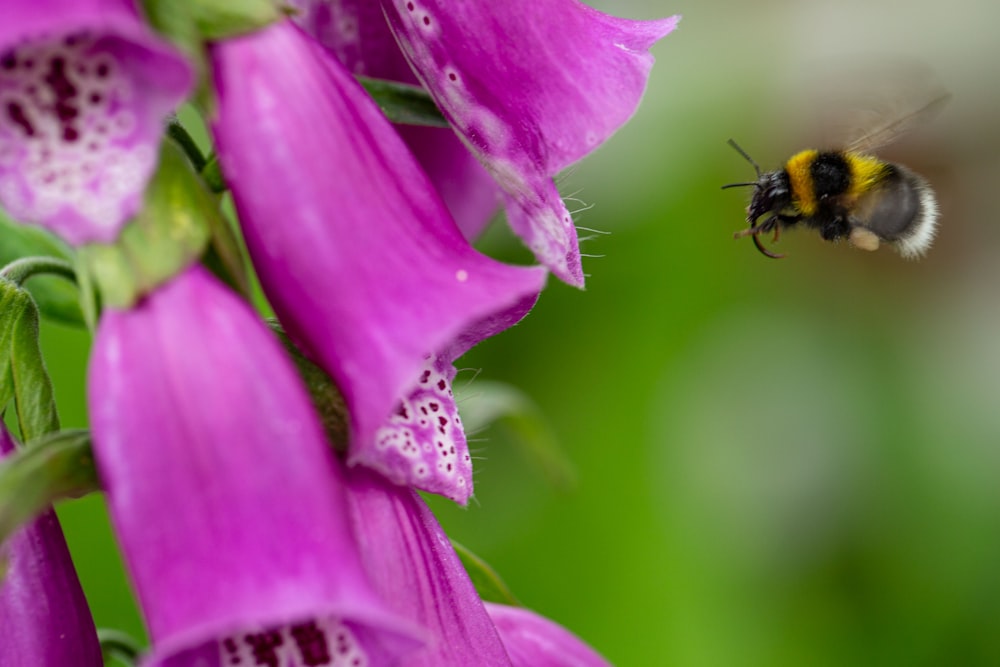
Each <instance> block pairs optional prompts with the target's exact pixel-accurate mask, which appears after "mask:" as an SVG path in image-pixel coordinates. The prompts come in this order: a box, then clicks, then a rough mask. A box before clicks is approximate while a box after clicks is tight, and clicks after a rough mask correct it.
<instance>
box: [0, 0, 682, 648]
mask: <svg viewBox="0 0 1000 667" xmlns="http://www.w3.org/2000/svg"><path fill="white" fill-rule="evenodd" d="M157 4H162V5H164V7H167V6H168V5H169V6H170V9H169V10H167V11H168V12H173V13H172V14H171V18H172V20H171V21H152V22H147V20H146V19H145V18H144V17H143V16H142V15H141V14H140V13H139V11H138V10H137V7H135V6H133V4H132V2H131V1H130V0H82V1H81V0H44V1H40V0H30V1H28V0H11V1H10V2H8V3H7V6H6V7H5V18H4V21H3V22H2V23H0V206H2V207H3V208H4V209H5V210H6V211H7V213H8V214H9V215H10V216H11V217H12V218H14V219H16V220H18V221H20V222H23V223H27V224H31V225H37V226H41V227H44V228H46V229H48V230H49V231H51V232H53V233H54V234H56V235H57V236H59V237H60V238H61V239H62V240H63V241H64V242H66V243H67V244H68V245H69V247H70V248H71V250H68V251H67V252H69V253H70V254H71V255H72V256H74V257H76V258H77V261H76V262H75V264H74V266H76V273H77V280H78V282H79V283H80V285H81V287H86V289H81V294H82V296H83V312H84V313H86V314H87V320H88V322H89V323H90V324H91V326H93V327H94V330H95V337H94V343H93V350H92V352H91V359H90V366H89V370H88V383H87V395H88V412H89V415H90V422H91V431H90V435H91V438H92V451H93V459H94V462H95V464H96V471H97V477H98V478H99V479H100V484H101V488H102V489H103V491H104V493H105V494H106V499H107V503H108V507H109V511H110V515H111V519H112V522H113V526H114V530H115V533H116V536H117V539H118V541H119V544H120V546H121V549H122V551H123V555H124V557H125V561H126V565H127V567H128V571H129V573H130V576H131V579H132V582H133V585H134V589H135V592H136V595H137V598H138V600H139V603H140V606H141V608H142V610H143V614H144V617H145V620H146V623H147V626H148V629H149V634H150V638H151V641H152V647H151V650H150V652H149V653H148V655H147V656H146V658H145V660H146V662H145V663H144V664H148V665H163V666H170V667H181V666H187V665H238V664H239V665H279V664H280V665H353V666H358V665H370V666H373V667H374V666H378V665H393V664H406V665H428V666H431V665H435V666H439V665H476V664H481V665H518V666H521V665H524V666H527V665H570V664H572V665H601V664H605V662H604V660H603V659H602V658H601V657H600V656H599V655H598V654H596V653H595V652H593V651H592V650H591V649H589V648H588V647H587V646H586V645H584V644H583V643H582V642H580V640H579V639H577V638H576V637H574V636H573V635H572V634H570V633H569V632H567V631H566V630H564V629H562V628H560V627H559V626H557V625H555V624H554V623H552V622H550V621H547V620H545V619H543V618H541V617H538V616H536V615H534V614H533V613H531V612H529V611H527V610H525V609H521V608H515V607H508V606H504V605H499V604H495V603H484V602H483V600H481V599H480V596H479V593H478V592H477V591H476V589H475V587H474V586H473V584H472V581H471V580H470V578H469V576H468V574H467V573H466V570H465V569H464V567H463V564H462V562H461V560H460V559H459V557H458V556H457V555H456V553H455V551H454V549H453V548H452V546H451V545H450V542H449V541H448V538H447V536H446V535H445V534H444V532H443V531H442V529H441V527H440V526H439V525H438V523H437V521H436V520H435V518H434V516H433V515H432V514H431V512H430V510H429V509H428V508H427V506H426V505H425V504H424V502H423V500H422V499H421V497H420V496H419V495H418V493H417V491H418V490H419V491H424V492H428V493H434V494H440V495H443V496H446V497H448V498H451V499H453V500H454V501H456V502H458V503H462V504H465V503H466V502H467V501H468V499H469V498H470V496H471V495H472V493H473V482H472V464H471V457H470V454H469V450H468V445H467V443H466V440H465V435H464V430H463V427H462V422H461V419H460V417H459V414H458V409H457V406H456V401H455V398H454V395H453V392H452V388H451V382H452V380H453V379H454V377H455V373H456V371H455V367H454V365H453V362H454V361H455V360H456V359H457V358H458V357H460V356H461V355H462V354H464V353H465V352H466V351H467V350H468V349H469V348H471V347H472V346H474V345H475V344H477V343H478V342H479V341H481V340H483V339H485V338H487V337H490V336H493V335H494V334H497V333H499V332H501V331H503V330H504V329H507V328H509V327H510V326H512V325H514V324H516V323H517V322H518V321H520V320H521V319H522V318H523V317H524V316H525V315H526V314H527V313H528V311H529V310H530V309H531V308H532V307H533V306H534V304H535V302H536V300H537V298H538V295H539V293H540V291H541V289H542V287H543V286H544V283H545V280H546V276H547V274H548V273H549V272H552V273H553V274H554V275H555V276H557V277H558V278H560V279H562V280H564V281H566V282H568V283H571V284H574V285H582V283H583V273H582V269H581V265H580V253H579V249H578V247H577V241H576V234H575V229H574V227H573V223H572V219H571V217H570V215H569V213H568V211H567V210H566V207H565V205H564V204H563V201H562V199H561V198H560V196H559V193H558V191H557V190H556V188H555V186H554V184H553V180H552V179H553V176H554V175H555V174H556V173H557V172H558V171H560V170H561V169H563V168H564V167H566V166H567V165H569V164H571V163H572V162H575V161H577V160H579V159H580V158H582V157H583V156H585V155H586V154H588V153H589V152H591V151H592V150H594V149H595V148H596V147H597V146H598V145H600V144H601V143H602V142H603V141H604V140H605V139H607V138H608V137H609V136H610V135H611V134H612V133H613V132H614V131H615V130H616V129H617V128H618V127H620V126H621V125H622V124H623V123H624V122H625V121H626V120H627V119H628V118H629V117H630V116H631V115H632V113H633V112H634V111H635V109H636V107H637V105H638V102H639V99H640V97H641V94H642V92H643V89H644V87H645V84H646V78H647V75H648V73H649V69H650V67H651V65H652V57H651V56H650V54H649V52H648V49H649V47H650V46H651V45H652V44H653V43H654V42H655V41H656V40H658V39H659V38H660V37H662V36H664V35H665V34H667V33H668V32H670V31H671V30H672V29H673V28H674V26H675V25H676V22H677V18H676V17H673V18H668V19H663V20H657V21H629V20H624V19H618V18H614V17H611V16H608V15H605V14H602V13H600V12H597V11H595V10H593V9H590V8H588V7H586V6H584V5H582V4H580V3H579V2H577V0H543V1H539V0H508V1H507V2H503V3H497V2H488V1H480V0H472V1H468V2H456V1H454V0H381V2H376V1H375V0H297V1H296V2H293V3H292V5H293V6H294V11H293V12H292V13H291V16H290V17H285V16H278V15H275V16H271V15H266V18H260V16H261V15H260V13H253V14H252V17H253V21H251V20H250V19H249V18H247V17H243V18H242V19H241V20H239V21H235V20H234V24H233V26H231V27H230V29H224V28H225V26H223V27H221V28H220V25H219V24H218V23H216V24H213V29H212V30H207V29H204V27H203V26H204V23H205V22H204V21H202V22H199V21H198V20H195V18H194V14H195V13H196V12H195V10H194V7H195V6H197V8H198V9H199V10H200V13H198V16H199V17H203V16H205V15H212V12H211V11H208V10H209V9H212V8H213V5H214V4H219V3H213V2H212V1H211V0H200V1H199V2H196V3H191V4H192V8H189V9H190V11H192V16H190V17H188V16H185V15H183V14H182V12H183V11H184V10H181V9H178V8H177V7H176V6H174V5H173V4H172V3H155V2H150V3H147V10H150V13H149V15H150V16H152V17H160V18H162V16H163V14H164V11H165V10H164V9H163V8H160V11H159V12H157V11H154V10H152V9H150V8H151V7H152V8H154V9H155V7H156V5H157ZM260 4H261V5H269V4H270V3H260ZM246 5H247V6H250V5H253V3H252V2H248V3H246ZM241 6H242V5H241ZM206 8H207V9H206ZM247 11H248V12H249V10H247ZM234 13H236V12H234ZM214 15H228V14H227V13H226V12H225V11H223V10H222V9H221V8H215V14H214ZM248 16H250V14H248ZM185 19H187V20H185ZM243 19H245V20H243ZM248 23H253V25H250V26H249V27H248ZM153 24H155V25H157V26H158V29H159V31H160V32H156V31H154V30H153V29H152V28H151V27H150V25H153ZM169 25H183V26H185V27H184V28H183V29H180V30H178V31H177V34H174V33H171V32H170V31H169V30H167V29H166V28H165V26H169ZM199 30H201V32H200V33H199ZM164 31H165V32H166V34H167V35H169V37H170V38H172V39H168V38H167V37H164V36H163V34H164ZM192 33H195V34H200V35H201V36H200V37H199V38H198V39H194V38H192V37H191V35H192ZM178 34H179V35H183V36H184V37H185V39H179V38H178V36H177V35H178ZM177 43H180V44H183V45H184V46H183V48H181V47H178V46H176V45H175V44H177ZM358 77H362V81H367V80H372V79H375V80H380V81H382V82H392V83H391V84H390V86H394V87H395V88H394V89H397V90H400V91H405V92H407V94H410V95H416V96H417V97H418V98H420V99H424V100H432V101H433V104H434V105H435V106H436V108H437V109H438V110H439V111H437V112H435V113H438V114H440V115H439V116H437V117H436V119H428V124H427V126H418V125H405V126H402V125H393V124H392V123H391V122H390V120H389V119H388V118H387V117H386V114H385V113H384V112H383V110H382V109H380V107H379V105H378V104H376V101H375V100H374V99H373V98H372V96H371V95H370V94H369V92H367V91H366V89H365V88H364V87H363V86H362V85H361V83H359V78H358ZM196 90H200V91H201V92H200V94H198V95H196V96H195V97H194V98H192V97H191V96H192V95H194V94H195V91H196ZM421 96H422V98H421ZM187 99H196V100H197V101H199V103H200V106H201V108H202V109H203V111H204V116H205V119H206V121H207V126H208V127H209V131H210V138H211V140H212V144H213V146H214V151H215V158H217V164H218V165H220V166H221V173H222V176H223V178H224V186H221V187H225V188H228V190H229V191H230V192H231V194H232V198H233V202H234V204H235V210H236V214H237V217H238V225H239V230H240V232H241V235H242V238H243V240H244V241H245V249H246V251H247V255H248V259H249V261H250V263H251V264H252V267H253V270H254V272H255V274H256V276H257V278H258V279H259V283H260V286H261V288H262V291H263V294H264V295H265V297H266V299H267V301H268V303H269V305H270V307H271V308H273V311H274V313H275V315H276V317H277V320H278V322H279V323H280V326H281V328H282V329H283V330H284V331H285V332H286V333H287V339H288V341H290V345H291V346H292V347H293V349H294V350H295V353H296V354H297V355H299V356H298V359H297V361H298V362H299V363H298V364H297V363H293V360H292V358H290V357H289V354H288V351H287V349H286V347H284V346H283V345H282V344H281V342H279V340H278V338H277V337H276V336H275V335H274V332H273V331H272V329H271V328H270V327H268V325H267V324H266V323H265V321H264V320H263V319H262V318H261V317H260V315H259V314H258V313H257V311H256V310H255V309H254V308H253V306H252V305H251V300H249V299H248V297H247V296H246V294H245V293H241V290H240V286H242V285H245V284H246V282H245V280H244V279H243V278H242V276H241V273H240V269H241V266H242V262H241V259H240V257H239V252H240V251H239V247H240V246H239V245H237V244H235V243H233V242H232V239H231V238H230V237H229V235H228V232H227V227H226V225H225V224H224V223H223V224H221V225H220V224H217V221H216V223H213V222H212V219H214V218H213V216H216V217H217V216H218V210H217V202H216V199H217V198H216V197H215V195H214V193H212V192H211V191H210V190H211V185H212V182H213V181H212V179H211V178H209V172H210V169H211V167H212V165H213V164H216V162H215V161H214V160H212V161H206V160H205V159H204V158H203V157H202V155H201V154H200V153H199V152H198V151H197V148H196V147H193V145H188V144H185V142H183V141H180V142H179V143H175V142H172V141H163V134H164V133H163V127H164V120H165V119H166V118H167V117H168V116H169V115H170V114H172V113H173V112H174V111H175V110H176V109H177V108H178V106H179V105H180V104H181V103H182V102H183V101H185V100H187ZM432 125H437V126H436V127H435V126H432ZM178 145H180V146H181V148H184V149H186V150H187V154H188V157H189V159H188V160H187V161H185V162H183V164H181V166H180V167H179V168H178V167H177V160H176V158H171V156H172V155H178V154H181V153H180V152H179V151H178ZM171 165H173V166H171ZM220 182H221V181H220ZM220 189H221V188H220ZM180 193H184V194H183V196H182V195H181V194H180ZM192 193H193V194H192ZM501 206H502V207H503V208H504V209H505V211H506V214H507V219H508V221H509V223H510V225H511V227H512V229H513V230H514V231H515V232H516V233H517V234H518V235H519V236H521V238H522V239H523V240H524V242H525V243H526V244H527V246H528V247H529V248H530V249H531V250H532V252H533V253H534V254H535V256H536V258H537V259H538V262H539V265H537V266H512V265H508V264H504V263H501V262H498V261H496V260H494V259H491V258H489V257H487V256H486V255H483V254H481V253H480V252H478V251H477V250H476V249H475V248H474V247H473V246H472V241H473V240H474V239H475V237H476V236H477V235H478V233H479V232H480V231H481V230H482V229H483V228H484V227H485V225H486V224H487V222H488V221H489V220H490V219H491V217H492V216H493V215H494V213H495V211H496V210H497V209H498V208H499V207H501ZM206 211H207V212H206ZM206 239H207V240H206ZM234 249H235V250H234ZM234 253H235V255H234ZM233 256H235V257H236V260H235V261H233V260H232V257H233ZM226 283H228V284H226ZM234 287H235V289H234ZM95 290H96V291H97V292H98V293H99V298H98V297H96V296H95ZM98 303H100V304H102V305H103V308H98V307H97V305H96V304H98ZM3 341H4V339H3V338H2V336H0V345H3V344H4V342H3ZM0 354H6V350H0ZM300 364H310V365H313V366H315V367H318V369H320V370H321V371H322V373H323V374H325V375H326V376H328V377H329V378H330V379H332V381H333V383H334V384H335V386H336V387H337V389H338V390H339V394H340V396H341V397H342V401H343V402H342V404H340V403H338V406H341V407H340V408H339V409H340V415H341V416H342V417H343V420H344V424H345V428H344V430H343V432H342V433H339V434H338V433H337V432H335V431H334V430H332V429H330V428H324V426H327V427H328V426H329V425H328V424H327V423H326V420H325V419H321V417H320V414H322V413H323V412H324V410H326V409H328V408H329V407H330V406H329V405H323V404H322V400H321V399H320V398H318V397H317V395H316V393H315V392H311V391H310V389H311V387H310V386H309V385H308V384H307V383H304V382H303V378H302V376H301V374H300V371H301V367H300ZM15 389H16V391H15V394H16V397H17V399H18V401H19V403H18V405H19V406H20V405H21V400H22V398H21V394H19V393H17V392H20V391H27V390H23V389H22V388H21V387H20V386H18V387H17V388H15ZM5 396H7V394H5ZM8 399H9V396H8ZM334 407H335V410H334V411H335V412H336V409H337V406H334ZM317 408H319V412H317ZM2 435H3V438H2V439H0V444H2V445H4V450H3V452H2V453H7V452H8V451H12V450H13V446H12V444H4V443H7V442H8V440H9V438H8V437H7V436H6V433H3V434H2ZM27 447H28V448H29V449H30V448H31V447H32V443H31V442H29V443H27ZM3 483H4V482H3V474H2V469H0V499H2V488H3ZM2 516H3V510H2V508H0V525H2V523H3V522H2ZM19 530H20V532H18V533H15V534H14V536H13V537H11V539H9V540H8V541H7V543H6V545H5V547H4V548H5V549H6V550H7V552H9V556H8V558H9V560H10V561H11V566H10V567H8V569H7V571H6V578H5V580H4V581H3V582H2V583H0V619H3V620H4V622H3V630H0V632H3V633H4V638H3V640H2V641H0V664H44V665H57V664H58V665H65V664H79V665H90V664H94V665H96V664H100V662H99V661H100V659H101V657H100V650H99V648H98V646H97V642H96V635H95V631H94V628H93V622H92V620H91V619H90V615H89V612H88V611H87V607H86V604H85V601H84V600H83V597H82V593H81V591H80V587H79V583H78V582H77V581H76V577H75V574H74V573H73V570H72V565H71V563H70V562H69V559H68V554H67V553H66V547H65V544H64V542H63V541H62V537H61V534H60V533H59V529H58V524H57V523H56V521H55V518H54V515H52V514H51V512H50V513H49V514H43V515H40V516H38V517H37V518H35V519H34V523H31V524H28V525H24V526H22V527H21V528H20V529H19ZM0 536H2V534H0ZM8 619H13V620H8ZM10 633H13V634H16V635H17V636H16V637H13V635H11V634H10ZM46 633H49V634H48V635H47V634H46ZM46 636H48V637H50V638H51V637H59V638H61V639H62V640H64V641H59V642H55V641H51V640H48V641H47V640H46ZM10 637H13V640H10ZM67 647H69V648H67ZM67 650H69V651H73V652H75V653H73V656H74V657H73V658H72V659H67V658H65V657H64V656H66V655H69V654H68V653H66V652H65V651H67ZM60 651H62V653H60ZM60 656H62V657H60Z"/></svg>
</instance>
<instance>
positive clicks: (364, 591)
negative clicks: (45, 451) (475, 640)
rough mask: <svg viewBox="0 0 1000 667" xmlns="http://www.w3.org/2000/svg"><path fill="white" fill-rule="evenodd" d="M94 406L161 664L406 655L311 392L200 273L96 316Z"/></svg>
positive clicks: (249, 316) (256, 324)
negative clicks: (362, 556) (364, 554)
mask: <svg viewBox="0 0 1000 667" xmlns="http://www.w3.org/2000/svg"><path fill="white" fill-rule="evenodd" d="M88 400H89V408H90V410H89V411H90V416H91V424H92V432H93V437H94V453H95V458H96V461H97V464H98V470H99V472H100V475H101V478H102V481H103V485H104V488H105V489H106V491H107V497H108V504H109V508H110V513H111V517H112V520H113V523H114V525H115V530H116V534H117V536H118V540H119V542H120V544H121V547H122V551H123V552H124V555H125V558H126V561H127V564H128V566H129V571H130V573H131V576H132V579H133V583H134V587H135V590H136V592H137V595H138V598H139V601H140V604H141V606H142V608H143V611H144V614H145V617H146V621H147V623H148V626H149V631H150V636H151V638H152V641H153V649H154V653H153V656H152V658H151V664H153V665H191V664H210V665H214V664H227V665H230V664H233V665H235V664H257V663H253V662H251V661H250V660H249V658H250V656H251V655H252V656H256V657H255V659H256V660H258V661H259V662H260V664H272V662H268V660H273V664H281V665H308V664H325V663H323V662H321V661H319V659H320V658H321V657H322V656H327V657H328V658H329V656H331V655H335V656H336V657H338V658H340V659H345V660H346V659H347V658H348V657H350V658H357V659H358V660H362V659H365V658H364V656H367V658H366V659H367V660H369V662H368V663H367V664H373V665H374V664H384V663H381V662H379V660H385V661H387V662H388V660H389V659H390V658H389V657H388V654H390V653H395V652H397V651H399V650H402V649H404V648H405V649H408V648H410V645H409V642H408V641H407V640H406V638H405V636H404V635H405V633H406V632H407V631H408V627H404V626H402V625H400V623H399V622H398V621H396V620H395V617H394V616H392V615H390V613H389V612H388V611H387V610H386V609H385V608H384V607H383V606H382V603H381V601H380V600H379V599H378V597H377V596H376V595H375V593H374V592H373V591H372V589H371V587H370V585H369V584H368V580H367V577H366V576H365V574H364V572H363V570H362V566H361V563H360V560H359V554H358V552H357V547H356V545H355V542H354V540H353V538H352V536H351V531H350V526H349V519H348V515H347V507H346V500H345V498H344V489H343V482H342V480H341V479H340V475H339V474H338V473H339V470H338V468H337V466H336V463H335V461H334V460H333V457H332V454H331V451H330V449H329V447H328V446H327V444H326V442H325V440H324V437H323V434H322V432H321V427H320V425H319V422H318V418H317V417H316V415H315V413H314V412H313V410H312V406H311V404H310V402H309V398H308V396H307V395H306V393H305V389H304V387H303V386H302V385H301V382H300V380H299V378H298V377H297V376H296V374H295V371H294V369H293V368H292V367H291V365H290V362H289V361H288V360H286V358H285V357H284V356H283V353H282V352H281V350H280V348H279V346H278V343H277V341H276V340H274V339H273V338H272V336H271V334H270V332H269V331H268V330H267V329H266V328H265V327H264V325H263V323H262V322H260V321H259V319H258V318H257V317H256V316H255V315H254V313H253V312H252V310H251V309H250V308H249V306H247V305H246V304H245V303H244V302H242V301H241V300H239V299H238V298H237V297H236V296H235V295H233V294H232V293H230V292H229V291H228V289H227V288H224V287H223V286H222V285H221V284H219V283H218V282H216V280H215V279H214V278H213V277H211V276H210V275H209V274H208V273H207V271H205V270H204V269H202V268H200V267H194V268H189V269H188V270H187V271H186V272H184V273H182V274H180V275H179V276H177V277H176V278H175V279H174V280H173V281H171V282H169V283H168V284H166V285H164V286H162V287H160V288H159V289H157V290H156V291H154V292H153V293H151V294H149V295H148V296H146V297H145V298H144V299H143V300H142V301H141V302H139V303H138V304H137V305H136V306H135V307H134V308H132V309H130V310H115V309H108V310H106V311H105V312H104V314H103V315H102V317H101V320H100V322H99V326H98V330H97V336H96V340H95V343H94V350H93V354H92V359H91V363H90V369H89V378H88ZM261 656H263V657H264V658H267V660H264V659H263V658H262V657H261ZM196 658H197V659H200V660H206V661H207V662H205V663H199V662H197V661H196V660H195V659H196ZM310 660H313V662H310ZM241 661H242V662H241ZM337 664H341V663H337ZM343 664H353V663H348V662H345V663H343ZM358 664H364V663H363V662H359V663H358Z"/></svg>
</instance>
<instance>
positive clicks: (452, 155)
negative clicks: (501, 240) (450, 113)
mask: <svg viewBox="0 0 1000 667" xmlns="http://www.w3.org/2000/svg"><path fill="white" fill-rule="evenodd" d="M292 4H293V5H294V6H295V7H297V8H298V9H299V10H300V14H299V15H298V16H297V17H296V23H298V24H299V25H300V26H301V27H302V28H303V29H304V30H305V31H306V32H307V33H309V34H310V35H312V36H313V37H314V38H315V39H316V40H317V41H319V42H320V43H321V44H322V45H323V46H325V47H327V48H328V49H329V50H330V51H331V52H332V53H333V54H334V55H335V56H336V57H337V58H338V59H339V60H340V62H341V63H343V64H344V67H346V68H347V69H348V70H349V71H350V72H352V73H353V74H358V75H362V76H369V77H373V78H376V79H386V80H389V81H399V82H400V83H409V84H416V83H418V81H417V77H416V76H415V75H414V74H413V70H412V69H410V65H409V63H407V62H406V58H404V57H403V54H402V52H401V51H400V50H399V48H398V47H397V46H396V39H395V37H393V36H392V32H391V31H390V30H389V24H388V23H386V21H385V15H384V14H383V13H382V8H381V7H379V5H378V3H376V2H372V1H371V0H296V1H295V2H293V3H292ZM396 131H397V132H399V133H400V135H401V136H402V137H403V140H404V141H405V142H406V145H407V146H409V148H410V150H411V151H412V152H413V155H414V156H415V157H416V158H417V161H419V162H420V166H421V167H423V168H424V171H425V172H426V173H427V176H428V177H430V179H431V182H432V183H433V184H434V187H435V188H437V191H438V194H440V195H441V198H442V199H443V200H444V203H445V205H446V206H447V207H448V210H449V211H450V212H451V214H452V217H454V218H455V222H457V223H458V226H459V228H460V229H461V230H462V233H463V234H464V235H465V237H466V238H467V239H474V238H476V237H477V236H478V235H479V234H480V232H482V231H483V229H484V228H485V227H486V224H487V223H488V222H489V221H490V219H491V218H492V217H493V214H494V213H496V210H497V208H499V206H500V201H501V200H500V190H499V188H498V187H497V185H496V182H495V181H494V180H493V177H492V176H490V174H489V172H487V171H486V169H484V168H483V166H482V165H481V164H480V163H479V161H478V160H477V159H476V157H475V156H474V155H473V154H472V153H471V152H470V151H469V150H468V149H467V148H466V147H465V145H464V144H463V143H462V142H461V141H460V140H459V138H458V137H457V136H456V135H455V133H454V132H452V131H451V130H450V129H447V128H439V127H417V126H407V125H400V126H397V127H396Z"/></svg>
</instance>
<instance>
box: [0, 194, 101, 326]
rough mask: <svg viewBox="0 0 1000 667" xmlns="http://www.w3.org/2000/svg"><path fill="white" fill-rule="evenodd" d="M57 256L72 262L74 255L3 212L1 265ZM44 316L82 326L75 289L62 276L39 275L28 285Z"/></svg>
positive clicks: (39, 230)
mask: <svg viewBox="0 0 1000 667" xmlns="http://www.w3.org/2000/svg"><path fill="white" fill-rule="evenodd" d="M35 256H44V257H55V258H57V259H61V260H65V261H72V259H73V257H72V253H71V252H70V250H69V249H68V248H66V246H64V245H63V244H62V243H61V242H60V241H58V240H57V239H56V238H55V237H54V236H52V235H50V234H49V233H48V232H45V231H43V230H42V229H39V228H37V227H31V226H28V225H19V224H17V223H15V222H13V221H11V220H10V219H9V218H7V217H6V216H5V215H4V214H3V213H2V212H0V266H5V265H7V264H10V263H11V262H13V261H14V260H16V259H20V258H22V257H35ZM27 289H28V291H29V292H31V296H32V297H34V299H35V302H36V303H37V304H38V309H39V310H40V311H41V312H42V315H44V316H45V317H49V318H51V319H53V320H58V321H59V322H62V323H64V324H69V325H73V326H82V325H83V324H84V318H83V312H82V311H81V310H80V302H79V298H78V295H77V290H76V287H75V286H74V285H73V283H71V282H69V281H67V280H66V279H64V278H61V277H59V276H44V275H42V276H37V277H34V278H32V279H31V281H30V282H29V283H28V284H27Z"/></svg>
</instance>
